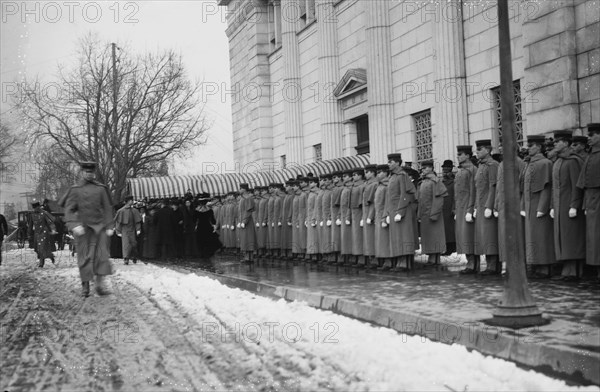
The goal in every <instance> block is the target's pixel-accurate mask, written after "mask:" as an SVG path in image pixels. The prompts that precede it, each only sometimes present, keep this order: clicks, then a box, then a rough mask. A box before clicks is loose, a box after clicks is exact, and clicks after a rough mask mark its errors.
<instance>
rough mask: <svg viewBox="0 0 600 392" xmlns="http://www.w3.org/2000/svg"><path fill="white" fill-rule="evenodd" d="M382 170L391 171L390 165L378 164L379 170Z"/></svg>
mask: <svg viewBox="0 0 600 392" xmlns="http://www.w3.org/2000/svg"><path fill="white" fill-rule="evenodd" d="M380 171H386V172H389V171H390V167H389V166H388V165H386V164H383V165H377V172H380Z"/></svg>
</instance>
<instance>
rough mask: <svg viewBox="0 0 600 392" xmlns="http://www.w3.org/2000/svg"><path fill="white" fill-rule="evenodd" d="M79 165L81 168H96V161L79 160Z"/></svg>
mask: <svg viewBox="0 0 600 392" xmlns="http://www.w3.org/2000/svg"><path fill="white" fill-rule="evenodd" d="M79 166H81V170H96V162H91V161H87V162H79Z"/></svg>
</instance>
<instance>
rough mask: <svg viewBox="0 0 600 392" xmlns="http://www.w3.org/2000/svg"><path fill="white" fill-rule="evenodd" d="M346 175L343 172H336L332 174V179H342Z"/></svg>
mask: <svg viewBox="0 0 600 392" xmlns="http://www.w3.org/2000/svg"><path fill="white" fill-rule="evenodd" d="M343 175H344V172H343V171H341V170H336V171H334V172H333V173H331V177H341V176H343Z"/></svg>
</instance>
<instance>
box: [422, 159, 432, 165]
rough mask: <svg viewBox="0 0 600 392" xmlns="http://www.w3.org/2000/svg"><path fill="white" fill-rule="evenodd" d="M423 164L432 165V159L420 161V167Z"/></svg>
mask: <svg viewBox="0 0 600 392" xmlns="http://www.w3.org/2000/svg"><path fill="white" fill-rule="evenodd" d="M423 166H429V167H433V159H428V160H426V161H423V162H421V167H423Z"/></svg>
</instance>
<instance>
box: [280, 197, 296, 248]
mask: <svg viewBox="0 0 600 392" xmlns="http://www.w3.org/2000/svg"><path fill="white" fill-rule="evenodd" d="M293 203H294V195H292V194H287V195H285V198H284V199H283V208H282V209H281V224H282V227H281V249H286V250H288V249H292V205H293Z"/></svg>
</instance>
